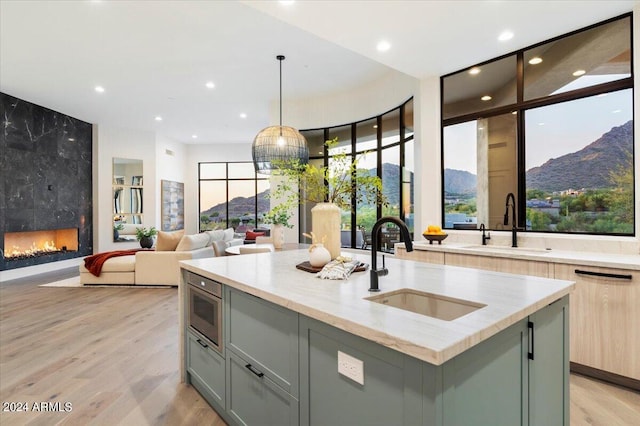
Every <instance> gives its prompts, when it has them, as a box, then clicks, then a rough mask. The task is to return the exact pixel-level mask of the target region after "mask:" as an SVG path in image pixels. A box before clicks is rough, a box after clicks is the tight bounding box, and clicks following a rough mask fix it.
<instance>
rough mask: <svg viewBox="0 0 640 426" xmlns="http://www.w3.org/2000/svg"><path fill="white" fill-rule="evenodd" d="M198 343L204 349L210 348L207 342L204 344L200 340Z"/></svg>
mask: <svg viewBox="0 0 640 426" xmlns="http://www.w3.org/2000/svg"><path fill="white" fill-rule="evenodd" d="M196 342H198V343H199V344H200V346H202V347H203V348H208V347H209V345H207V344H206V343H205V342H203V341H202V340H200V339H198V340H196Z"/></svg>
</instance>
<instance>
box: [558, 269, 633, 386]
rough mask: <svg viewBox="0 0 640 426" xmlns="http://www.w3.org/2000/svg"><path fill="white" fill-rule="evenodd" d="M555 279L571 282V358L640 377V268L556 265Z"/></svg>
mask: <svg viewBox="0 0 640 426" xmlns="http://www.w3.org/2000/svg"><path fill="white" fill-rule="evenodd" d="M576 270H578V271H586V272H588V273H595V274H600V276H598V275H587V274H584V273H576ZM602 274H614V275H630V276H631V279H626V278H613V277H607V276H602ZM555 278H557V279H565V280H570V281H575V282H576V288H575V290H574V291H573V293H571V333H570V340H571V361H572V362H576V363H578V364H583V365H586V366H589V367H593V368H597V369H600V370H604V371H608V372H611V373H615V374H619V375H622V376H626V377H631V378H633V379H640V362H638V353H640V326H639V325H638V323H639V320H638V319H639V318H640V302H639V301H640V272H638V271H630V270H619V269H611V268H595V267H584V266H576V265H562V264H556V265H555Z"/></svg>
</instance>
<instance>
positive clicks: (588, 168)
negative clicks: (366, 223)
mask: <svg viewBox="0 0 640 426" xmlns="http://www.w3.org/2000/svg"><path fill="white" fill-rule="evenodd" d="M629 152H633V121H628V122H627V123H625V124H623V125H622V126H618V127H614V128H613V129H611V130H609V131H608V132H607V133H605V134H604V135H602V136H601V137H600V138H599V139H597V140H596V141H594V142H591V143H590V144H588V145H587V146H585V147H584V148H582V149H581V150H579V151H576V152H572V153H569V154H566V155H563V156H561V157H558V158H552V159H550V160H548V161H547V162H545V163H544V164H543V165H541V166H539V167H533V168H531V169H529V170H527V172H526V173H527V174H526V176H527V188H528V189H539V190H541V191H547V192H553V191H564V190H567V189H581V188H587V189H595V188H607V187H610V186H611V181H610V176H609V174H610V171H611V170H614V169H616V168H617V167H618V166H619V165H621V164H622V163H623V162H624V161H625V158H626V155H627V153H629ZM444 181H445V187H444V190H445V193H447V194H459V195H465V194H474V193H475V191H476V175H474V174H472V173H469V172H467V171H464V170H454V169H445V171H444Z"/></svg>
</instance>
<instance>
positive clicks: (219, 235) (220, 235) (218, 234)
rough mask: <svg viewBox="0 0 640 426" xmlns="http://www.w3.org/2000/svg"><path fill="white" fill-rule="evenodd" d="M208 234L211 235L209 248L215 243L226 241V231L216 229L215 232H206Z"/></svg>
mask: <svg viewBox="0 0 640 426" xmlns="http://www.w3.org/2000/svg"><path fill="white" fill-rule="evenodd" d="M206 233H207V234H209V243H208V244H207V245H208V246H211V245H213V242H214V241H223V240H224V231H223V230H222V229H214V230H213V231H206Z"/></svg>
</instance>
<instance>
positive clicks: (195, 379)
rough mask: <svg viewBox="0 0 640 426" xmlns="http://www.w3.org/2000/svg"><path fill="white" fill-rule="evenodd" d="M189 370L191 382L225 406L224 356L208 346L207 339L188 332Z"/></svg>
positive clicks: (208, 397)
mask: <svg viewBox="0 0 640 426" xmlns="http://www.w3.org/2000/svg"><path fill="white" fill-rule="evenodd" d="M187 335H188V338H187V340H188V346H187V371H188V373H189V374H190V376H191V383H192V384H193V385H195V387H196V388H197V389H198V390H200V391H201V392H202V391H203V389H202V387H203V386H204V393H205V394H206V395H205V396H206V397H207V399H213V401H214V402H215V403H217V404H218V405H219V406H220V407H221V408H224V406H225V374H226V373H225V362H224V358H223V357H222V356H220V355H219V354H218V353H217V352H215V351H214V350H212V349H211V348H210V347H208V344H207V342H206V340H204V339H203V338H201V337H200V336H197V335H195V334H193V333H192V332H190V331H189V332H188V333H187Z"/></svg>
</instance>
